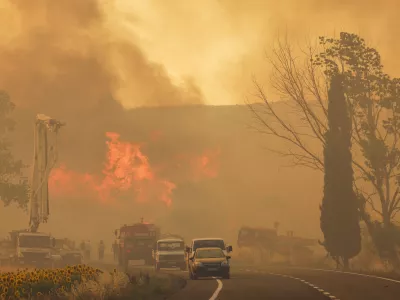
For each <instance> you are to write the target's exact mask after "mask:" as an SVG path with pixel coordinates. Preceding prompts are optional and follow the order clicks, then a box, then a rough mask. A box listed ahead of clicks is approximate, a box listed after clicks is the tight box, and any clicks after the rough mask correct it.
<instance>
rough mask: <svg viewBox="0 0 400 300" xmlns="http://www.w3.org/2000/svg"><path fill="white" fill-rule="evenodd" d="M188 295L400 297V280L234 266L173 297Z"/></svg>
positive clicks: (319, 299) (182, 299)
mask: <svg viewBox="0 0 400 300" xmlns="http://www.w3.org/2000/svg"><path fill="white" fill-rule="evenodd" d="M182 275H183V276H187V273H182ZM188 299H193V300H216V299H218V300H235V299H254V300H255V299H267V300H274V299H277V300H278V299H279V300H283V299H287V300H296V299H298V300H300V299H304V300H326V299H340V300H398V299H400V282H395V281H389V280H383V279H380V278H373V277H365V276H359V275H354V274H345V273H337V272H328V271H321V270H305V269H289V268H269V269H264V270H256V269H254V268H248V269H240V268H233V269H232V274H231V279H229V280H222V279H221V280H220V279H200V280H188V283H187V285H186V287H185V288H184V289H183V290H181V291H180V292H178V293H177V294H175V295H174V296H173V297H171V298H170V300H188Z"/></svg>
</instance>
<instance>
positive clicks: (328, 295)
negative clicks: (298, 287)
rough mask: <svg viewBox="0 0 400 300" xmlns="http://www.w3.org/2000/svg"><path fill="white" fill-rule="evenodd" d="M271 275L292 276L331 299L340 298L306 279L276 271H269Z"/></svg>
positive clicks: (336, 299)
mask: <svg viewBox="0 0 400 300" xmlns="http://www.w3.org/2000/svg"><path fill="white" fill-rule="evenodd" d="M268 274H270V275H275V276H280V277H287V278H291V279H295V280H297V281H300V282H301V283H304V284H307V285H308V286H309V287H311V288H314V289H316V290H317V291H318V292H320V293H322V294H323V295H324V296H326V297H328V298H329V299H332V300H339V299H338V298H336V297H335V296H333V295H331V294H330V293H328V292H326V291H325V290H323V289H320V288H319V287H317V286H316V285H314V284H312V283H310V282H308V281H305V280H304V279H301V278H297V277H293V276H287V275H283V274H276V273H268Z"/></svg>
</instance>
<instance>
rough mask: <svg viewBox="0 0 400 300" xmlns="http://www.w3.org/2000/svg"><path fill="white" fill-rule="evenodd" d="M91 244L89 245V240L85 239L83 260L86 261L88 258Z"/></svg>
mask: <svg viewBox="0 0 400 300" xmlns="http://www.w3.org/2000/svg"><path fill="white" fill-rule="evenodd" d="M91 250H92V249H91V245H90V240H87V241H86V243H85V260H86V261H88V260H90V252H91Z"/></svg>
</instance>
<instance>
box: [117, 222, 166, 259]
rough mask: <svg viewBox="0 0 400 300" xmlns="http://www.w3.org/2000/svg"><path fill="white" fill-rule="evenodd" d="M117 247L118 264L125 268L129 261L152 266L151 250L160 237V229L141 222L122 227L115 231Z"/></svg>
mask: <svg viewBox="0 0 400 300" xmlns="http://www.w3.org/2000/svg"><path fill="white" fill-rule="evenodd" d="M114 233H115V237H116V243H117V245H118V247H117V249H116V251H117V253H116V255H117V257H118V264H119V265H120V266H124V267H127V266H128V264H129V261H130V260H144V262H145V264H146V265H153V264H154V262H153V257H152V250H153V249H154V246H155V244H156V243H157V240H158V239H159V236H160V229H159V228H158V227H157V226H156V225H155V224H148V223H145V222H143V218H142V220H141V222H140V223H136V224H132V225H126V224H125V225H123V226H121V227H120V228H119V229H116V230H115V232H114Z"/></svg>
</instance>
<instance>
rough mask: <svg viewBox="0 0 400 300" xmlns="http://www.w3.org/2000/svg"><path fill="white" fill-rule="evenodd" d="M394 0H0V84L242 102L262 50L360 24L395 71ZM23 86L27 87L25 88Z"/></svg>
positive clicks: (129, 100) (41, 90) (68, 104)
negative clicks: (285, 38) (284, 39)
mask: <svg viewBox="0 0 400 300" xmlns="http://www.w3.org/2000/svg"><path fill="white" fill-rule="evenodd" d="M397 2H398V1H396V0H380V1H378V0H371V1H361V0H353V1H344V0H343V1H342V0H335V1H333V0H332V1H331V0H322V1H321V0H303V1H297V0H282V1H270V0H246V1H244V0H201V1H197V0H196V1H185V0H168V1H164V0H57V1H54V0H32V1H26V0H2V1H1V2H0V17H1V19H2V21H3V24H7V26H4V25H3V26H2V27H1V29H0V36H1V39H0V43H1V45H0V65H1V66H2V72H1V73H0V86H1V88H4V89H6V90H7V91H9V93H10V94H11V95H12V97H13V100H14V101H15V102H16V103H17V104H19V105H20V106H21V105H24V106H27V105H29V106H31V105H32V104H35V105H36V104H40V105H45V104H46V105H47V107H48V110H51V109H50V108H49V105H51V104H52V105H51V106H53V107H54V106H56V107H57V108H61V107H62V108H63V109H64V110H65V109H66V110H70V109H71V108H72V109H73V108H74V107H75V106H74V104H75V105H79V106H80V107H81V108H82V109H84V108H85V107H86V108H90V107H91V106H92V105H93V104H96V103H98V102H99V101H102V100H103V99H104V98H107V97H109V98H111V97H112V98H114V99H117V100H118V101H119V102H121V103H122V104H123V105H124V106H125V107H137V106H143V105H152V106H154V105H156V106H159V105H171V104H174V105H175V104H198V103H206V104H235V103H243V99H244V97H245V96H246V95H247V93H248V92H249V91H251V88H252V86H251V75H252V74H255V75H257V76H258V77H259V78H261V79H267V78H268V77H267V75H268V65H267V63H266V61H265V60H264V54H263V52H264V50H265V49H266V50H267V51H268V46H269V45H270V44H271V43H272V42H273V41H274V39H275V38H276V37H277V33H278V32H280V33H284V32H286V31H287V32H288V34H289V35H290V36H291V37H292V38H293V39H294V40H296V42H300V43H302V42H304V41H305V39H306V38H308V37H311V38H314V37H316V36H317V35H321V34H334V33H336V34H337V33H338V32H340V31H342V30H346V31H352V32H356V33H360V34H361V35H363V36H364V37H366V38H367V39H368V40H369V41H370V42H371V44H372V45H373V46H376V47H378V49H379V50H380V51H381V53H382V54H383V57H384V62H385V64H386V66H387V70H388V71H389V72H390V73H392V74H393V75H396V73H397V74H398V73H399V69H400V62H398V61H397V60H396V59H394V58H395V57H396V54H397V53H398V52H399V50H400V43H399V42H398V41H397V39H396V37H397V36H398V35H399V33H400V29H399V28H400V26H398V22H400V21H398V20H400V19H399V18H398V16H397V15H396V12H397V9H396V3H397ZM22 87H23V88H22Z"/></svg>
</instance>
